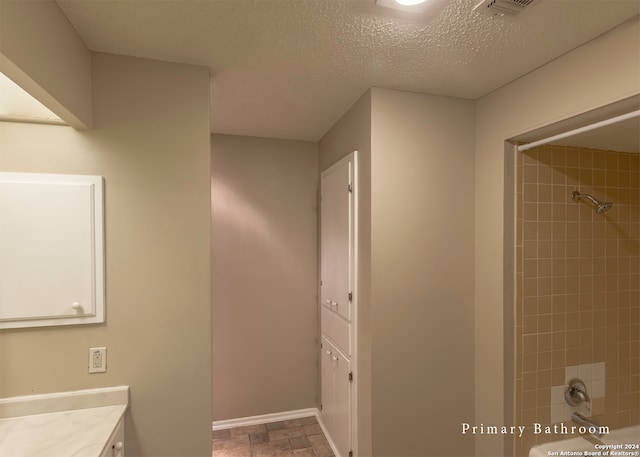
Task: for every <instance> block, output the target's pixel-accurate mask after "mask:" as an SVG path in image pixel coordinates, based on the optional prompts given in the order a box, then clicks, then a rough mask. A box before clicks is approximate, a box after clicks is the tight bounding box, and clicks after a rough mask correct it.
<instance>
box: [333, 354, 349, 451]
mask: <svg viewBox="0 0 640 457" xmlns="http://www.w3.org/2000/svg"><path fill="white" fill-rule="evenodd" d="M331 361H332V363H333V377H334V387H333V389H334V402H335V410H334V412H333V414H334V426H333V433H332V435H331V436H332V438H333V443H334V444H335V446H336V448H337V449H338V452H339V453H340V455H341V456H348V455H349V451H350V450H351V381H350V380H349V376H350V373H351V362H349V359H347V358H346V357H345V356H344V355H343V354H341V353H340V352H339V351H335V354H334V357H332V359H331Z"/></svg>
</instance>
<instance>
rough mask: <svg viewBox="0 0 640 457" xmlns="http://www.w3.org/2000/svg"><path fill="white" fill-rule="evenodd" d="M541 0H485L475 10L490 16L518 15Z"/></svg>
mask: <svg viewBox="0 0 640 457" xmlns="http://www.w3.org/2000/svg"><path fill="white" fill-rule="evenodd" d="M538 1H539V0H483V1H482V2H480V3H478V4H477V5H476V6H475V8H473V11H477V12H479V13H482V14H486V15H489V16H516V15H518V14H520V13H521V12H523V11H524V9H525V8H527V7H529V6H531V5H532V4H533V3H535V2H538Z"/></svg>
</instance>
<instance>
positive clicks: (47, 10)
mask: <svg viewBox="0 0 640 457" xmlns="http://www.w3.org/2000/svg"><path fill="white" fill-rule="evenodd" d="M0 72H2V73H4V74H5V75H7V76H8V77H9V78H11V79H12V80H13V81H14V82H15V83H17V84H18V85H20V86H21V87H22V88H23V89H25V90H26V91H27V92H29V93H30V94H31V95H32V96H33V97H35V98H37V99H38V100H39V101H40V102H41V103H43V104H44V105H45V106H46V107H48V108H49V109H50V110H52V111H53V112H54V113H56V114H57V115H58V116H60V117H61V118H62V119H63V120H64V121H65V122H67V123H68V124H69V125H72V126H73V127H76V128H90V127H91V124H92V112H91V53H90V52H89V50H88V49H87V47H86V46H85V44H84V42H83V41H82V40H81V39H80V37H79V36H78V34H77V33H76V31H75V29H74V28H73V27H72V26H71V24H70V23H69V21H68V20H67V18H66V17H65V15H64V14H63V13H62V11H61V10H60V8H59V7H58V5H57V4H56V3H55V2H53V1H36V0H30V1H22V0H2V1H1V2H0Z"/></svg>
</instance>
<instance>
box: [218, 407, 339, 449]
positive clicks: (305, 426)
mask: <svg viewBox="0 0 640 457" xmlns="http://www.w3.org/2000/svg"><path fill="white" fill-rule="evenodd" d="M212 437H213V457H275V456H278V457H296V456H300V457H333V451H332V450H331V446H329V442H328V441H327V439H326V438H325V436H324V434H323V433H322V429H321V428H320V425H318V421H317V420H316V418H315V417H313V416H311V417H304V418H302V419H291V420H286V421H281V422H272V423H269V424H259V425H249V426H246V427H236V428H231V429H226V430H216V431H214V432H213V435H212Z"/></svg>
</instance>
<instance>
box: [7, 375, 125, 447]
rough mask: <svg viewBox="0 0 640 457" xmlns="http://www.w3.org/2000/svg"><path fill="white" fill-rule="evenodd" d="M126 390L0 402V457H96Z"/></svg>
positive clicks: (110, 431)
mask: <svg viewBox="0 0 640 457" xmlns="http://www.w3.org/2000/svg"><path fill="white" fill-rule="evenodd" d="M127 404H128V387H118V388H107V389H94V390H87V391H76V392H65V393H60V394H46V395H31V396H25V397H14V398H7V399H0V456H2V457H99V456H100V454H101V453H102V451H103V449H104V447H105V445H106V444H107V442H108V441H109V438H110V437H111V435H112V434H113V432H114V430H115V429H116V427H117V425H118V422H119V421H120V419H122V417H123V415H124V412H125V411H126V409H127Z"/></svg>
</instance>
